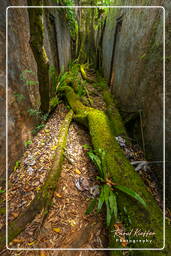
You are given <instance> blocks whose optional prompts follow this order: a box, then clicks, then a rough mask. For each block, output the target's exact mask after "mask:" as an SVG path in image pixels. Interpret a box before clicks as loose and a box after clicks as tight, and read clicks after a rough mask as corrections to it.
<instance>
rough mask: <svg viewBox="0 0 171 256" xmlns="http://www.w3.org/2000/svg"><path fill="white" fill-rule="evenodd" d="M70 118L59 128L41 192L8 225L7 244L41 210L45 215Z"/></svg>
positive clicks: (0, 235) (1, 241)
mask: <svg viewBox="0 0 171 256" xmlns="http://www.w3.org/2000/svg"><path fill="white" fill-rule="evenodd" d="M72 117H73V111H72V110H70V111H69V112H68V114H67V115H66V117H65V120H64V121H63V123H62V126H61V128H60V131H59V139H58V144H57V149H56V153H55V156H54V160H53V166H52V169H51V170H50V172H49V174H48V176H47V178H46V181H45V183H44V185H43V186H42V188H41V190H40V191H39V192H37V194H36V196H35V198H34V199H33V201H32V202H31V204H30V205H29V206H28V207H27V208H26V209H25V210H24V212H23V213H22V214H21V215H19V216H18V217H17V218H16V219H15V220H14V221H12V222H11V223H9V225H8V243H9V242H10V241H12V240H13V239H14V238H15V237H16V236H17V235H19V234H20V233H21V232H22V231H23V230H24V229H25V227H26V225H27V224H28V223H30V222H31V221H32V220H33V219H34V217H35V216H36V215H37V214H39V213H40V212H41V211H42V210H44V213H45V214H47V212H48V210H49V208H50V206H51V202H52V197H53V194H54V191H55V189H56V186H57V181H58V179H59V177H60V173H61V169H62V163H63V157H64V149H65V147H66V142H67V134H68V129H69V125H70V123H71V120H72ZM4 246H5V227H4V228H2V230H1V231H0V249H2V248H3V247H4Z"/></svg>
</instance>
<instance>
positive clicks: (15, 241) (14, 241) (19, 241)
mask: <svg viewBox="0 0 171 256" xmlns="http://www.w3.org/2000/svg"><path fill="white" fill-rule="evenodd" d="M12 242H13V243H15V244H18V243H22V242H23V240H22V239H14V240H12Z"/></svg>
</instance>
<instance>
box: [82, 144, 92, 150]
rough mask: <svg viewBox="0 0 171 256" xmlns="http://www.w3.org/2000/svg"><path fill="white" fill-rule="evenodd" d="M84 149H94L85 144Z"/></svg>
mask: <svg viewBox="0 0 171 256" xmlns="http://www.w3.org/2000/svg"><path fill="white" fill-rule="evenodd" d="M83 148H84V149H89V150H90V149H92V148H91V146H90V145H88V144H84V145H83Z"/></svg>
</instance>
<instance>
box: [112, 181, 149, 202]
mask: <svg viewBox="0 0 171 256" xmlns="http://www.w3.org/2000/svg"><path fill="white" fill-rule="evenodd" d="M115 189H118V190H120V191H122V192H124V193H126V194H127V195H129V196H131V197H132V198H134V199H136V200H137V201H138V202H139V203H141V204H142V205H143V206H144V207H147V205H146V202H145V201H144V200H143V199H142V197H141V196H140V195H138V194H137V193H136V192H134V191H133V190H131V189H130V188H127V187H125V186H121V185H116V186H115Z"/></svg>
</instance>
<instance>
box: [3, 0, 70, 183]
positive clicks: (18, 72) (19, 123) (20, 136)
mask: <svg viewBox="0 0 171 256" xmlns="http://www.w3.org/2000/svg"><path fill="white" fill-rule="evenodd" d="M18 5H22V6H26V5H27V1H26V0H24V1H20V0H13V1H6V0H2V3H1V6H2V9H1V13H0V21H1V22H0V31H1V33H0V36H1V40H0V43H1V53H0V54H1V63H0V67H1V73H0V92H1V94H0V107H1V117H0V118H1V127H0V142H1V143H0V145H1V154H0V157H1V158H0V177H1V181H2V180H4V176H5V31H6V27H5V26H6V23H5V9H6V7H8V6H18ZM48 10H50V9H48ZM53 12H54V13H52V14H51V17H52V18H51V20H50V19H47V16H46V15H44V24H45V39H44V45H45V49H46V51H47V55H48V58H49V61H50V65H51V66H54V67H55V68H56V70H57V71H58V73H59V72H60V71H62V70H64V69H66V68H67V65H68V63H69V61H70V58H71V54H70V52H71V47H70V36H69V31H68V30H67V27H66V26H65V24H64V22H63V21H62V17H60V15H59V13H58V11H57V9H53ZM49 13H50V11H49ZM52 19H54V20H53V21H52ZM63 31H64V32H63ZM63 33H64V34H63ZM54 38H55V40H54ZM29 39H30V31H29V17H28V12H27V9H25V8H15V9H14V8H9V9H8V75H7V77H8V166H9V172H11V171H12V169H13V167H14V166H15V162H16V161H17V160H18V159H19V158H20V157H21V155H22V153H23V151H24V149H25V148H24V142H25V141H28V140H30V139H31V138H32V129H33V127H34V125H35V124H36V122H37V120H36V118H32V117H30V115H29V113H28V111H29V109H39V106H40V96H39V90H38V78H37V64H36V61H35V59H34V56H33V53H32V50H31V48H30V45H29ZM59 52H61V55H59V54H58V53H59Z"/></svg>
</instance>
